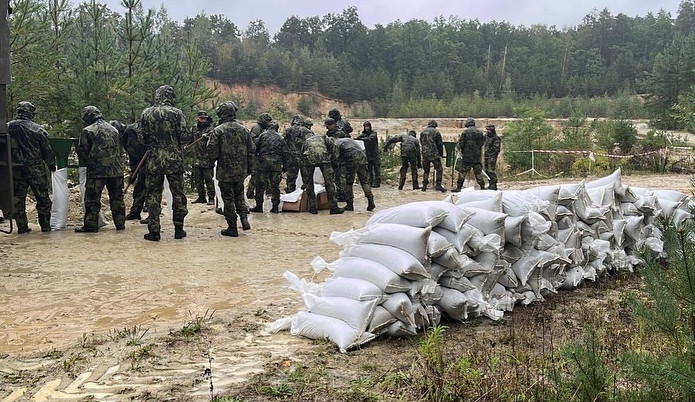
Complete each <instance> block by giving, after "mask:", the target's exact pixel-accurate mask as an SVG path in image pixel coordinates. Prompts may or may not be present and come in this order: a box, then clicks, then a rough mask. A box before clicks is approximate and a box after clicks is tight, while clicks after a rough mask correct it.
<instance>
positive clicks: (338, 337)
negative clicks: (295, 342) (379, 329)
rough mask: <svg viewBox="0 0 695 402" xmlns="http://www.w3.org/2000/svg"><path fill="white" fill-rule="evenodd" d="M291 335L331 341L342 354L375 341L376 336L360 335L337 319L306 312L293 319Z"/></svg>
mask: <svg viewBox="0 0 695 402" xmlns="http://www.w3.org/2000/svg"><path fill="white" fill-rule="evenodd" d="M290 333H291V334H292V335H301V336H304V337H307V338H309V339H329V340H330V341H331V342H333V343H335V344H336V345H337V346H338V349H339V350H340V352H341V353H345V352H347V350H348V349H352V348H354V347H357V346H360V345H362V344H364V343H367V342H369V341H371V340H372V339H374V334H372V333H369V332H362V333H359V332H357V331H355V329H353V328H352V327H350V325H348V324H347V323H346V322H344V321H341V320H339V319H337V318H333V317H328V316H324V315H319V314H313V313H309V312H305V311H302V312H300V313H298V314H297V315H296V316H295V317H294V318H293V319H292V326H291V328H290Z"/></svg>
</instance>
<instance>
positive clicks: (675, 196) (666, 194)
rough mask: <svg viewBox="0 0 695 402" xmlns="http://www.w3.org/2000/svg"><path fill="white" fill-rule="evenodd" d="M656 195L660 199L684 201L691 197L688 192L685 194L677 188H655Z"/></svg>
mask: <svg viewBox="0 0 695 402" xmlns="http://www.w3.org/2000/svg"><path fill="white" fill-rule="evenodd" d="M654 195H656V196H657V197H658V198H659V201H661V200H667V201H672V202H680V203H683V202H686V201H687V200H688V199H689V197H688V196H687V195H686V194H683V193H681V192H680V191H675V190H654Z"/></svg>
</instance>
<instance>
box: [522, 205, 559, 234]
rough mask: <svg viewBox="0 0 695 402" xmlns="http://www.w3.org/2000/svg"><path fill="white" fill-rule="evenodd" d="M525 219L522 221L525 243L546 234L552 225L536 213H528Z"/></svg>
mask: <svg viewBox="0 0 695 402" xmlns="http://www.w3.org/2000/svg"><path fill="white" fill-rule="evenodd" d="M525 217H526V219H525V220H524V221H522V230H523V237H524V240H526V241H532V240H533V239H536V238H538V236H540V235H542V234H544V233H548V231H549V230H550V228H551V227H552V223H551V222H550V221H548V220H546V219H545V218H544V217H543V215H541V214H539V213H538V212H529V213H528V214H526V215H525Z"/></svg>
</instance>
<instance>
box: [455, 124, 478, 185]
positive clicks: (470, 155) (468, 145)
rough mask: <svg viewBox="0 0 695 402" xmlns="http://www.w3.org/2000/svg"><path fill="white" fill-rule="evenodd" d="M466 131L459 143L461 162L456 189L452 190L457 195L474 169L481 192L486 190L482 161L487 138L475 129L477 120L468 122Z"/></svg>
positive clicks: (458, 168)
mask: <svg viewBox="0 0 695 402" xmlns="http://www.w3.org/2000/svg"><path fill="white" fill-rule="evenodd" d="M465 127H466V128H465V129H464V130H463V132H462V133H461V136H460V137H459V141H458V148H459V150H460V151H461V160H460V161H459V163H458V164H457V166H456V170H458V172H459V175H458V176H459V177H458V181H457V182H456V188H455V189H454V190H451V191H453V192H455V193H457V192H459V191H461V187H463V181H464V180H465V178H466V174H468V171H470V170H471V168H472V169H473V173H474V174H475V180H476V181H477V182H478V185H479V186H480V189H481V190H484V189H485V180H483V165H482V164H481V163H480V159H481V156H482V153H483V145H484V144H485V136H484V135H483V132H482V131H480V130H478V128H476V127H475V120H473V119H468V120H466V124H465Z"/></svg>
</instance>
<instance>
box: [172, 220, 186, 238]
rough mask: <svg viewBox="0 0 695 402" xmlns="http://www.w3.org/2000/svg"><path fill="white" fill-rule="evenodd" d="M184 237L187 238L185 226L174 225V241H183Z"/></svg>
mask: <svg viewBox="0 0 695 402" xmlns="http://www.w3.org/2000/svg"><path fill="white" fill-rule="evenodd" d="M184 237H186V231H185V230H183V225H182V224H176V225H174V239H183V238H184Z"/></svg>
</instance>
